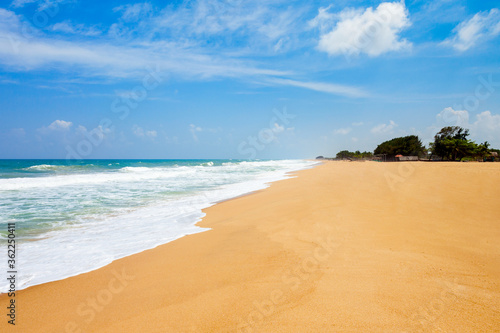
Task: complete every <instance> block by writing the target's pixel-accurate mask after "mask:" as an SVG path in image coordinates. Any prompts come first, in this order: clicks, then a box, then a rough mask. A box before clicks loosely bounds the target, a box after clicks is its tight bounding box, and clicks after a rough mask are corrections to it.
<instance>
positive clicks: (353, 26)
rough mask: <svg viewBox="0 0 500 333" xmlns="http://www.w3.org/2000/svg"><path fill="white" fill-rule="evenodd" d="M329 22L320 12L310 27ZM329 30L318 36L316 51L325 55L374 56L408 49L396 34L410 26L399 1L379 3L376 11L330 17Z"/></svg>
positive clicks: (404, 9) (341, 13)
mask: <svg viewBox="0 0 500 333" xmlns="http://www.w3.org/2000/svg"><path fill="white" fill-rule="evenodd" d="M329 19H332V17H331V16H328V15H327V14H326V13H325V12H324V11H320V13H319V14H318V16H317V17H316V19H314V20H313V24H316V25H318V24H323V25H324V24H325V23H324V22H325V20H329ZM333 19H335V20H336V24H335V26H334V27H333V29H332V30H331V31H329V32H327V33H323V34H322V35H321V36H320V40H319V44H318V49H319V50H320V51H324V52H326V53H328V54H329V55H341V54H343V55H346V56H347V55H358V54H361V53H365V54H367V55H369V56H372V57H374V56H378V55H380V54H383V53H386V52H389V51H398V50H402V49H405V48H408V47H409V46H411V44H410V43H409V42H408V41H406V40H405V39H401V38H400V36H399V34H400V33H401V31H403V29H405V28H406V27H408V26H410V24H411V23H410V19H409V17H408V10H407V9H406V7H405V4H404V2H403V1H401V2H383V3H381V4H380V5H379V6H378V7H377V8H376V9H373V8H372V7H369V8H367V9H366V10H353V9H345V10H343V11H342V12H340V13H339V14H337V15H335V17H334V18H333Z"/></svg>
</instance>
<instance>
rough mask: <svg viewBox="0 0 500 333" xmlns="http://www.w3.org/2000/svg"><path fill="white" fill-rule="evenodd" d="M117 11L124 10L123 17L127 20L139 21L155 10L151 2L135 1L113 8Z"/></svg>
mask: <svg viewBox="0 0 500 333" xmlns="http://www.w3.org/2000/svg"><path fill="white" fill-rule="evenodd" d="M113 11H115V12H122V13H123V14H122V19H123V20H125V21H137V20H139V19H141V18H144V17H147V16H148V15H150V14H151V13H152V12H153V7H152V6H151V4H150V3H148V2H145V3H135V4H133V5H122V6H119V7H116V8H114V9H113Z"/></svg>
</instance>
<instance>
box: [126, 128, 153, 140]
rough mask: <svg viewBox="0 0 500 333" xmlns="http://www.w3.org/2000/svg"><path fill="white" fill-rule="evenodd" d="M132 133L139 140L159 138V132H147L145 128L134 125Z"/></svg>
mask: <svg viewBox="0 0 500 333" xmlns="http://www.w3.org/2000/svg"><path fill="white" fill-rule="evenodd" d="M132 133H134V135H135V136H136V137H138V138H150V139H154V138H156V137H157V136H158V132H156V131H155V130H151V131H147V130H145V129H144V128H142V127H140V126H137V125H134V126H132Z"/></svg>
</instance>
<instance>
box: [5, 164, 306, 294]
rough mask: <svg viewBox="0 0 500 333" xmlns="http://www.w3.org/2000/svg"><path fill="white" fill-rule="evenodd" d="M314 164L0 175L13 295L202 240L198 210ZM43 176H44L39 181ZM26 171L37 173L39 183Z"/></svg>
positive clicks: (96, 168) (94, 167)
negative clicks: (13, 241) (10, 228)
mask: <svg viewBox="0 0 500 333" xmlns="http://www.w3.org/2000/svg"><path fill="white" fill-rule="evenodd" d="M61 163H62V162H61ZM313 164H314V162H310V161H302V160H281V161H230V160H224V161H158V162H156V161H142V163H141V162H139V161H120V162H116V161H114V162H113V163H110V161H97V162H96V161H92V164H90V163H88V165H78V166H77V167H75V168H72V169H71V170H72V171H71V173H70V174H58V173H56V174H54V173H53V171H54V169H58V168H59V169H64V168H66V170H67V169H68V168H71V167H72V166H71V165H69V166H68V165H54V164H36V165H32V166H24V167H22V168H21V167H18V169H15V168H12V170H10V172H18V170H21V171H22V172H28V175H26V176H24V177H17V178H9V177H8V175H7V174H8V172H7V171H5V170H4V173H3V174H2V173H1V172H2V170H1V169H0V199H1V202H2V205H0V217H1V218H2V220H0V224H3V225H6V224H7V222H16V228H17V241H18V257H17V263H18V264H17V265H18V277H19V278H18V286H17V288H18V289H24V288H26V287H29V286H33V285H37V284H41V283H46V282H50V281H54V280H60V279H64V278H67V277H70V276H74V275H78V274H81V273H84V272H88V271H91V270H94V269H97V268H99V267H102V266H105V265H107V264H109V263H110V262H112V261H113V260H116V259H119V258H123V257H125V256H128V255H131V254H134V253H138V252H141V251H144V250H146V249H151V248H154V247H156V246H158V245H161V244H165V243H168V242H170V241H173V240H175V239H178V238H180V237H183V236H185V235H188V234H193V233H197V232H202V231H204V230H206V229H203V228H200V227H198V226H196V225H195V224H196V223H197V222H198V221H199V220H200V219H201V218H202V217H203V213H202V209H204V208H207V207H210V206H211V205H213V204H214V203H216V202H219V201H223V200H227V199H230V198H234V197H237V196H240V195H243V194H246V193H249V192H253V191H256V190H260V189H263V188H265V187H267V186H268V184H269V183H271V182H273V181H276V180H280V179H285V178H287V177H289V175H288V173H289V172H291V171H296V170H300V169H304V168H308V167H311V166H312V165H313ZM49 166H50V167H49ZM35 167H36V168H35ZM30 168H31V169H30ZM43 169H46V170H45V171H46V175H45V176H40V171H44V170H43ZM27 170H28V171H27ZM66 170H65V172H66ZM30 171H33V172H35V171H36V177H35V176H32V175H30V174H29V172H30ZM5 175H7V177H5ZM4 229H5V228H4ZM1 241H2V242H5V234H2V240H1ZM7 289H8V288H7V283H2V284H0V292H2V291H6V290H7Z"/></svg>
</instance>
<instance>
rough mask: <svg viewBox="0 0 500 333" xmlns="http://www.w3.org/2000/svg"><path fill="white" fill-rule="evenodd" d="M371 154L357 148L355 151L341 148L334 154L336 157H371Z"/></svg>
mask: <svg viewBox="0 0 500 333" xmlns="http://www.w3.org/2000/svg"><path fill="white" fill-rule="evenodd" d="M372 156H373V154H372V153H371V152H369V151H365V152H360V151H359V150H356V151H355V152H352V151H348V150H342V151H339V152H338V153H337V155H336V156H335V157H336V158H338V159H346V158H348V159H355V158H370V157H372Z"/></svg>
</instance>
